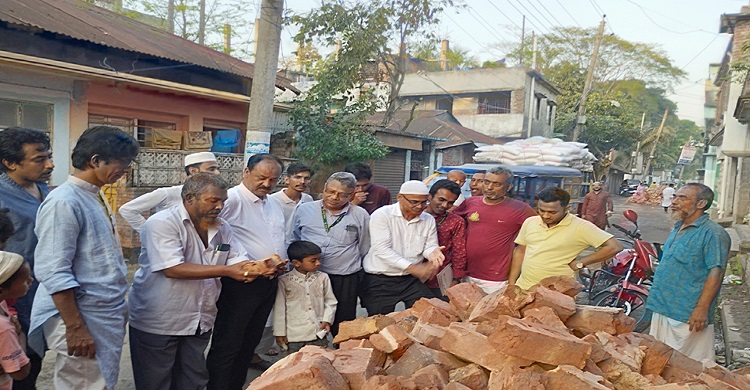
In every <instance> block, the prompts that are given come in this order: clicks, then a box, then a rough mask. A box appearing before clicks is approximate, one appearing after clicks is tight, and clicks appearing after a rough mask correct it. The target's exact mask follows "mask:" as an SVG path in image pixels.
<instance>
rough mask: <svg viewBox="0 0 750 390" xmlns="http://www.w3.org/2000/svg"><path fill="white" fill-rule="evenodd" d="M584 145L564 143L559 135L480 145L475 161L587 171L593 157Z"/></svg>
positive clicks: (594, 158)
mask: <svg viewBox="0 0 750 390" xmlns="http://www.w3.org/2000/svg"><path fill="white" fill-rule="evenodd" d="M586 146H587V145H586V144H584V143H580V142H564V141H563V140H561V139H559V138H544V137H531V138H528V139H520V140H517V141H512V142H508V143H507V144H504V145H486V146H481V147H479V148H477V152H476V154H475V155H474V161H476V162H482V163H484V162H493V163H500V164H503V165H543V166H551V167H568V168H574V169H579V170H582V171H590V170H592V169H593V166H592V164H593V163H594V161H596V157H594V155H593V154H591V152H589V150H588V149H587V148H586Z"/></svg>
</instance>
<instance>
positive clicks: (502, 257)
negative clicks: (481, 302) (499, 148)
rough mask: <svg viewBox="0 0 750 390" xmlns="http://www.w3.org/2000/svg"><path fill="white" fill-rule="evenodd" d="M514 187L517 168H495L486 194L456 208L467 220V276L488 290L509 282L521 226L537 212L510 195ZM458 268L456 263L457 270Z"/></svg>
mask: <svg viewBox="0 0 750 390" xmlns="http://www.w3.org/2000/svg"><path fill="white" fill-rule="evenodd" d="M512 187H513V172H511V171H510V170H508V169H506V168H503V167H495V168H492V169H490V170H488V171H487V173H486V174H485V177H484V180H483V182H482V188H483V191H484V195H483V196H472V197H471V198H469V199H466V201H465V202H464V203H462V204H461V206H459V207H458V208H457V209H456V210H455V211H454V213H455V214H458V215H460V216H462V217H464V218H465V219H466V222H467V228H466V258H467V262H466V270H465V272H466V274H467V276H466V280H467V281H468V282H471V283H474V284H476V285H477V286H479V287H481V288H482V290H484V291H485V292H486V293H488V294H490V293H492V292H495V291H497V290H499V289H501V288H503V287H505V286H506V285H507V284H508V272H509V271H510V262H511V257H512V256H513V248H514V246H515V244H514V241H515V239H516V236H517V235H518V230H520V229H521V225H523V222H524V221H525V220H526V218H528V217H531V216H534V215H536V212H535V211H534V209H532V208H531V207H530V206H529V205H527V204H526V203H524V202H521V201H518V200H514V199H510V198H509V197H508V196H507V194H508V192H509V191H510V190H511V188H512ZM456 268H457V267H456V265H455V264H454V271H453V272H456V271H457V270H456ZM459 272H460V270H459Z"/></svg>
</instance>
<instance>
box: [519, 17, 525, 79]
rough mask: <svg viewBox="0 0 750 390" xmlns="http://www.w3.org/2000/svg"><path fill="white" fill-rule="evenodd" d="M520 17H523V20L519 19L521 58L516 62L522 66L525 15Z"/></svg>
mask: <svg viewBox="0 0 750 390" xmlns="http://www.w3.org/2000/svg"><path fill="white" fill-rule="evenodd" d="M521 16H522V17H523V19H521V55H520V57H521V58H520V59H519V60H518V64H519V65H521V66H523V50H524V43H525V42H524V40H525V39H526V15H521Z"/></svg>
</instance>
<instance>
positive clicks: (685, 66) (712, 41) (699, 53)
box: [680, 34, 720, 70]
mask: <svg viewBox="0 0 750 390" xmlns="http://www.w3.org/2000/svg"><path fill="white" fill-rule="evenodd" d="M719 35H720V34H716V36H714V39H712V40H711V42H709V43H708V45H706V47H704V48H703V49H701V51H699V52H698V54H696V55H695V57H693V58H692V59H691V60H690V61H688V63H687V64H685V65H684V66H683V67H682V68H680V70H685V68H687V67H688V65H690V64H691V63H693V61H695V59H696V58H698V56H700V55H701V54H703V52H704V51H706V49H708V47H709V46H711V44H712V43H714V41H715V40H716V38H718V37H719Z"/></svg>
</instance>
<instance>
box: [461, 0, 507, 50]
mask: <svg viewBox="0 0 750 390" xmlns="http://www.w3.org/2000/svg"><path fill="white" fill-rule="evenodd" d="M466 5H467V7H468V10H469V14H470V15H471V16H472V17H474V20H476V21H479V20H478V19H477V17H478V18H479V19H482V21H483V22H484V23H481V22H480V23H479V24H480V25H482V27H484V28H485V29H486V30H487V32H489V33H490V35H493V36H494V37H495V38H498V40H499V41H503V40H506V39H508V38H506V37H505V34H503V33H501V32H500V31H499V30H497V29H495V27H493V26H491V25H490V23H489V22H488V21H487V20H486V19H485V18H484V17H483V16H482V14H480V13H479V12H477V11H476V10H475V9H474V8H472V7H471V6H470V5H469V4H466ZM472 11H473V12H472ZM474 13H476V15H474ZM490 28H492V30H494V31H495V32H497V33H498V34H500V36H502V37H500V36H498V35H495V34H494V33H493V32H492V31H491V30H490Z"/></svg>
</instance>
